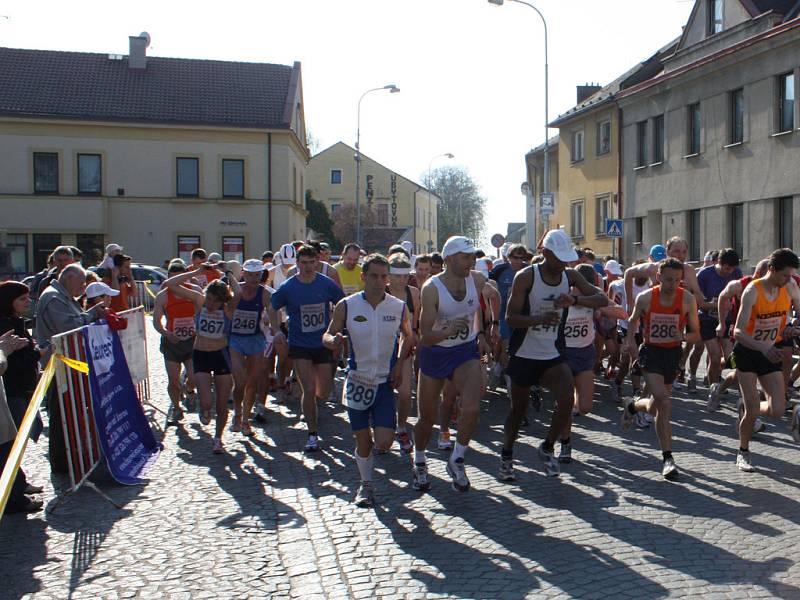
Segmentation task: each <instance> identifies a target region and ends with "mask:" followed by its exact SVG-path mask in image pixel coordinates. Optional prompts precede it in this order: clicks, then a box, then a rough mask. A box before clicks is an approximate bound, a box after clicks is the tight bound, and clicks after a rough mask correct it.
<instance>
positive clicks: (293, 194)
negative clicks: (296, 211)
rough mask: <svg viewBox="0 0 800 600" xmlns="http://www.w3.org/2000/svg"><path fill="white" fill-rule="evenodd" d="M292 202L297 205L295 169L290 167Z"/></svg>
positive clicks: (293, 166)
mask: <svg viewBox="0 0 800 600" xmlns="http://www.w3.org/2000/svg"><path fill="white" fill-rule="evenodd" d="M292 202H294V203H295V204H297V167H296V166H295V165H292Z"/></svg>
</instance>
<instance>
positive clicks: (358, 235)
mask: <svg viewBox="0 0 800 600" xmlns="http://www.w3.org/2000/svg"><path fill="white" fill-rule="evenodd" d="M380 90H389V93H390V94H396V93H398V92H399V91H400V88H399V87H397V86H396V85H395V84H393V83H390V84H388V85H384V86H383V87H376V88H372V89H370V90H367V91H366V92H364V93H363V94H361V98H359V99H358V118H357V121H356V156H355V159H356V243H357V244H358V245H359V246H360V245H361V194H360V191H361V148H360V146H361V101H362V100H363V99H364V96H366V95H367V94H369V93H370V92H378V91H380Z"/></svg>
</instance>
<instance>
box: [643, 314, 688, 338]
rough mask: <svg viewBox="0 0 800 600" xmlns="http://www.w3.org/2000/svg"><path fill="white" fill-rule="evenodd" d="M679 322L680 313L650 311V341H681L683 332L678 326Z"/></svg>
mask: <svg viewBox="0 0 800 600" xmlns="http://www.w3.org/2000/svg"><path fill="white" fill-rule="evenodd" d="M680 322H681V317H680V315H665V314H663V313H652V314H651V315H650V341H651V342H653V343H654V344H669V343H673V342H681V341H683V332H682V331H681V330H680V329H679V328H678V325H680Z"/></svg>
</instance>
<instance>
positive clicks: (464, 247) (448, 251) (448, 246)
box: [442, 235, 478, 258]
mask: <svg viewBox="0 0 800 600" xmlns="http://www.w3.org/2000/svg"><path fill="white" fill-rule="evenodd" d="M477 251H478V249H477V248H476V247H475V244H473V243H472V240H471V239H469V238H467V237H464V236H463V235H454V236H451V237H449V238H447V241H446V242H445V243H444V246H442V258H447V257H448V256H453V254H458V253H459V252H463V253H464V254H475V253H476V252H477Z"/></svg>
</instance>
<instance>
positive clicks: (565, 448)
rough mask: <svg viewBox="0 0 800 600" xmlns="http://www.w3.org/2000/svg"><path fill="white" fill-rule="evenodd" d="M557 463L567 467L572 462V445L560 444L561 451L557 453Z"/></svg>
mask: <svg viewBox="0 0 800 600" xmlns="http://www.w3.org/2000/svg"><path fill="white" fill-rule="evenodd" d="M558 462H560V463H561V464H562V465H568V464H569V463H571V462H572V444H570V443H566V444H565V443H564V442H561V449H560V450H559V452H558Z"/></svg>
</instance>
